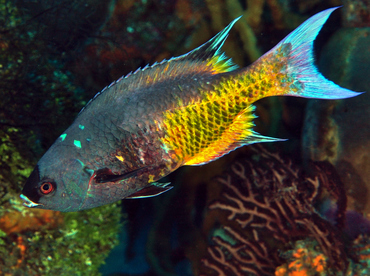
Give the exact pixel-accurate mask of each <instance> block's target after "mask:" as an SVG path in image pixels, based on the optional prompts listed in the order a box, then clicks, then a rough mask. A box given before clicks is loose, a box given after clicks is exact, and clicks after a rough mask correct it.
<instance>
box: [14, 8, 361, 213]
mask: <svg viewBox="0 0 370 276" xmlns="http://www.w3.org/2000/svg"><path fill="white" fill-rule="evenodd" d="M335 9H337V7H334V8H330V9H327V10H324V11H322V12H320V13H318V14H316V15H314V16H312V17H311V18H309V19H307V20H306V21H305V22H303V23H302V24H301V25H300V26H299V27H298V28H296V29H295V30H294V31H292V32H291V33H290V34H289V35H288V36H286V37H285V38H284V39H283V40H282V41H281V42H279V43H278V44H277V45H276V46H275V47H274V48H272V49H271V50H270V51H268V52H267V53H265V54H264V55H263V56H261V57H260V58H259V59H258V60H256V61H255V62H254V63H252V64H251V65H250V66H248V67H245V68H238V66H237V65H235V64H234V63H233V62H232V60H231V59H229V58H228V57H227V56H226V55H225V54H224V53H223V52H222V49H221V47H222V45H223V44H224V42H225V40H226V39H227V37H228V34H229V32H230V30H231V28H232V27H233V25H234V24H235V23H236V22H237V21H238V19H239V18H240V17H239V18H236V19H235V20H233V21H232V22H231V23H230V24H229V25H228V26H227V27H225V29H224V30H222V31H220V32H219V33H218V34H217V35H215V36H214V37H213V38H211V39H210V40H209V41H207V42H206V43H204V44H203V45H201V46H199V47H198V48H196V49H194V50H192V51H190V52H189V53H187V54H184V55H181V56H178V57H174V58H171V59H169V60H164V61H162V62H160V63H154V64H153V65H150V66H149V65H147V66H146V67H144V68H143V69H140V68H139V69H138V70H136V71H135V72H133V73H130V74H128V75H126V76H124V77H121V78H120V79H118V80H117V81H115V82H113V83H112V84H110V85H109V86H107V87H106V88H104V89H103V90H102V91H101V92H99V93H97V94H96V95H95V97H94V98H93V99H91V100H90V101H89V102H88V103H87V104H86V106H85V107H84V108H83V109H82V110H81V111H80V113H79V114H78V116H77V117H76V119H75V120H74V122H73V123H72V124H71V125H70V127H69V128H68V129H67V130H65V131H64V132H63V133H62V134H61V135H60V136H59V137H58V138H57V139H56V141H55V142H54V144H53V145H52V146H51V147H50V148H49V149H48V150H47V151H46V153H45V154H44V155H43V156H42V157H41V159H40V160H39V161H38V163H37V164H36V166H35V168H34V170H33V172H32V173H31V175H30V176H29V178H28V179H27V181H26V183H25V185H24V188H23V190H22V193H21V195H20V197H21V199H22V200H23V204H24V205H25V206H27V207H32V208H42V209H50V210H57V211H63V212H71V211H80V210H85V209H90V208H94V207H98V206H101V205H105V204H109V203H113V202H116V201H118V200H121V199H133V198H146V197H151V196H156V195H159V194H162V193H164V192H166V191H168V190H170V189H171V188H172V187H171V186H170V183H167V182H163V181H162V182H161V179H162V178H163V177H165V176H167V175H168V174H170V173H171V172H173V171H175V170H176V169H178V168H179V167H181V166H184V165H191V166H196V165H203V164H206V163H208V162H211V161H214V160H216V159H218V158H220V157H222V156H224V155H225V154H227V153H229V152H230V151H232V150H235V149H237V148H239V147H242V146H244V145H250V144H253V143H260V142H278V141H285V139H278V138H272V137H267V136H263V135H261V134H259V133H257V132H255V131H254V130H253V127H254V123H253V120H254V119H255V117H256V116H255V115H254V110H255V106H254V105H253V103H254V102H256V101H257V100H259V99H262V98H265V97H270V96H296V97H303V98H315V99H332V100H334V99H344V98H350V97H354V96H357V95H359V94H361V92H354V91H351V90H348V89H345V88H342V87H340V86H338V85H337V84H335V83H333V82H332V81H330V80H327V79H326V78H325V77H324V76H323V75H322V74H321V73H320V72H319V71H318V69H317V68H316V67H315V65H314V56H313V41H314V40H315V38H316V36H317V34H318V33H319V31H320V29H321V28H322V26H323V24H324V23H325V22H326V20H327V19H328V17H329V16H330V14H331V13H332V12H333V11H334V10H335Z"/></svg>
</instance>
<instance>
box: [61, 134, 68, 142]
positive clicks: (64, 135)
mask: <svg viewBox="0 0 370 276" xmlns="http://www.w3.org/2000/svg"><path fill="white" fill-rule="evenodd" d="M59 137H60V138H61V139H62V141H64V139H66V137H67V134H65V133H63V134H62V135H60V136H59Z"/></svg>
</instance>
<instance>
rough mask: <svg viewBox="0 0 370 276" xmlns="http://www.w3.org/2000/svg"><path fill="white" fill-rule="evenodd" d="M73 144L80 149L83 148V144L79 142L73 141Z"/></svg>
mask: <svg viewBox="0 0 370 276" xmlns="http://www.w3.org/2000/svg"><path fill="white" fill-rule="evenodd" d="M73 144H74V145H75V146H76V147H78V148H81V142H80V141H78V140H73Z"/></svg>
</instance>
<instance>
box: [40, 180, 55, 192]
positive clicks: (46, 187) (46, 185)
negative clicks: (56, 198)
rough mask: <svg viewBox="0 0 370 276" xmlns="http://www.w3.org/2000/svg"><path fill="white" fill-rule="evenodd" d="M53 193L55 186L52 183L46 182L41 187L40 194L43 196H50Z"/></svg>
mask: <svg viewBox="0 0 370 276" xmlns="http://www.w3.org/2000/svg"><path fill="white" fill-rule="evenodd" d="M52 191H54V185H53V183H51V182H44V183H42V184H41V186H40V192H41V193H42V194H43V195H47V194H50V193H51V192H52Z"/></svg>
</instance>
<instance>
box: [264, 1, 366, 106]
mask: <svg viewBox="0 0 370 276" xmlns="http://www.w3.org/2000/svg"><path fill="white" fill-rule="evenodd" d="M337 8H338V7H336V8H331V9H327V10H324V11H322V12H319V13H318V14H316V15H314V16H312V17H311V18H309V19H307V20H306V21H305V22H303V23H302V24H301V25H300V26H299V27H298V28H297V29H295V30H294V31H293V32H291V33H290V34H289V35H288V36H287V37H285V38H284V39H283V40H282V41H281V42H280V43H279V44H277V45H276V46H275V47H274V48H273V49H271V50H270V51H269V52H267V53H266V54H265V55H263V56H262V57H261V58H260V59H261V61H262V60H263V59H264V57H265V58H267V56H268V55H271V54H273V55H274V56H277V55H278V56H280V54H283V56H284V57H286V55H287V65H286V67H284V73H285V74H287V75H288V76H289V79H290V80H292V81H293V84H291V85H290V89H289V90H288V92H285V93H284V94H283V95H290V96H297V97H304V98H318V99H344V98H350V97H354V96H357V95H359V94H361V93H357V92H353V91H351V90H348V89H345V88H342V87H340V86H338V85H336V84H335V83H333V82H332V81H329V80H327V79H326V78H325V77H324V76H323V75H321V73H320V72H318V70H317V68H316V67H315V65H314V64H313V62H314V58H313V41H314V39H315V38H316V36H317V34H318V33H319V31H320V30H321V28H322V26H323V25H324V23H325V22H326V20H327V19H328V17H329V16H330V14H331V13H332V12H333V11H334V10H336V9H337ZM262 62H263V61H262Z"/></svg>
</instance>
